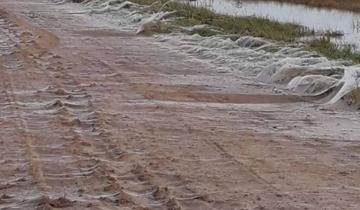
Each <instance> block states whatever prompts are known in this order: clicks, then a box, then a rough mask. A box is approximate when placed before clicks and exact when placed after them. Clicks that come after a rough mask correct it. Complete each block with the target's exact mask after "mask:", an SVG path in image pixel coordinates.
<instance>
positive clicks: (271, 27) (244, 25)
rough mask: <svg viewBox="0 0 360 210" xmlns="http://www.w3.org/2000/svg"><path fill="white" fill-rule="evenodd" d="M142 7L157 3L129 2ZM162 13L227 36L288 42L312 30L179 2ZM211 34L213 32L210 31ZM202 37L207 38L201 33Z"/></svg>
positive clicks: (147, 0) (157, 6)
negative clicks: (172, 13)
mask: <svg viewBox="0 0 360 210" xmlns="http://www.w3.org/2000/svg"><path fill="white" fill-rule="evenodd" d="M130 1H132V2H134V3H137V4H141V5H151V4H153V3H154V2H156V0H130ZM166 2H167V1H166V0H161V4H155V5H154V6H153V8H152V9H153V10H154V11H159V9H160V8H161V6H162V5H163V4H165V3H166ZM162 9H163V10H165V11H177V16H178V17H181V18H179V19H178V20H176V21H175V24H177V25H179V26H193V25H198V24H207V25H210V26H212V27H214V28H216V29H218V30H219V31H223V32H224V33H226V34H238V35H252V36H256V37H263V38H266V39H272V40H277V41H286V42H291V41H295V40H296V39H297V38H299V37H302V36H304V35H308V34H311V33H312V31H310V30H308V29H306V28H304V27H302V26H299V25H296V24H292V23H279V22H276V21H271V20H267V19H264V18H258V17H252V16H251V17H235V16H229V15H220V14H216V13H214V12H212V11H211V10H209V9H207V8H201V7H195V6H192V5H189V4H184V3H179V2H168V3H167V4H166V6H164V7H163V8H162ZM211 32H212V33H213V31H211ZM203 35H205V36H206V35H209V34H207V33H206V32H204V31H203Z"/></svg>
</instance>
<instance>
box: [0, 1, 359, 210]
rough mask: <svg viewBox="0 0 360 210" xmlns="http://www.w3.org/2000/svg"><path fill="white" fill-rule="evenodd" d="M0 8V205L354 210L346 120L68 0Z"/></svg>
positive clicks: (355, 141)
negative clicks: (112, 24) (103, 20)
mask: <svg viewBox="0 0 360 210" xmlns="http://www.w3.org/2000/svg"><path fill="white" fill-rule="evenodd" d="M72 6H74V5H72ZM0 8H1V9H0V209H24V210H34V209H111V210H114V209H139V210H140V209H168V210H171V209H189V210H195V209H196V210H211V209H214V210H215V209H216V210H219V209H224V210H235V209H271V210H273V209H286V210H290V209H314V210H315V209H346V210H357V209H359V208H360V193H359V191H360V164H359V163H360V149H359V144H360V142H359V139H360V132H359V130H358V128H359V127H360V122H359V120H358V115H356V114H354V113H349V112H340V111H336V110H331V109H328V108H326V107H325V108H324V107H322V106H319V104H315V103H308V102H303V99H302V98H299V97H296V96H286V95H276V94H275V93H274V92H273V91H272V88H271V87H269V86H265V85H258V84H256V83H251V82H250V81H245V79H244V78H242V77H240V76H239V75H237V72H233V73H229V74H222V73H218V71H217V70H216V69H214V67H212V66H210V65H208V64H206V63H203V62H199V61H198V60H194V59H191V58H190V57H188V56H187V55H184V54H182V53H179V52H178V51H176V49H174V50H172V51H169V50H167V48H163V47H162V45H163V44H165V43H158V42H156V41H155V40H154V39H153V38H151V37H142V36H136V35H134V34H131V33H126V32H122V31H118V30H116V29H114V28H111V27H110V26H106V24H104V25H100V24H98V25H95V24H94V23H96V22H98V20H97V21H94V20H95V18H96V17H92V16H88V15H87V14H76V12H73V11H74V8H72V7H70V6H69V5H59V4H54V3H52V2H51V1H47V0H16V1H14V0H1V1H0ZM79 9H80V8H75V10H79Z"/></svg>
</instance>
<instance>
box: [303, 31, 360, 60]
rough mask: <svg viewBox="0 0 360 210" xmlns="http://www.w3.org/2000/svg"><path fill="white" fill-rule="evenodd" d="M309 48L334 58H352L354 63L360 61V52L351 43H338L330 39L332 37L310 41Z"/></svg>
mask: <svg viewBox="0 0 360 210" xmlns="http://www.w3.org/2000/svg"><path fill="white" fill-rule="evenodd" d="M308 46H309V49H311V50H315V51H317V52H319V53H320V54H322V55H324V56H326V57H328V58H332V59H345V60H351V61H353V62H354V63H360V53H359V52H355V51H354V47H353V46H351V45H341V46H340V45H337V44H334V43H332V42H331V41H330V37H322V38H320V39H316V40H313V41H310V42H309V43H308Z"/></svg>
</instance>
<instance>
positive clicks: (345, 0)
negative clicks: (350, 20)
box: [245, 0, 360, 12]
mask: <svg viewBox="0 0 360 210" xmlns="http://www.w3.org/2000/svg"><path fill="white" fill-rule="evenodd" d="M245 1H264V2H265V1H273V2H281V3H292V4H301V5H307V6H312V7H318V8H328V9H339V10H347V11H354V12H360V0H245Z"/></svg>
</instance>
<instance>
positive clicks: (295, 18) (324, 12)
mask: <svg viewBox="0 0 360 210" xmlns="http://www.w3.org/2000/svg"><path fill="white" fill-rule="evenodd" d="M193 4H195V5H197V6H203V7H204V6H205V7H207V8H209V9H211V10H213V11H214V12H216V13H220V14H228V15H234V16H256V17H263V18H267V19H271V20H276V21H279V22H291V23H296V24H299V25H303V26H306V27H308V28H309V29H313V30H314V31H322V32H326V31H332V32H341V33H342V34H344V35H343V36H342V37H341V38H338V39H337V40H336V41H337V43H339V44H351V45H353V46H355V47H357V48H358V49H359V48H360V13H355V12H350V11H342V10H335V9H319V8H314V7H308V6H303V5H295V4H289V3H278V2H268V1H266V2H262V1H255V2H249V1H239V0H237V1H236V0H216V1H214V0H197V1H196V2H194V3H193Z"/></svg>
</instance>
